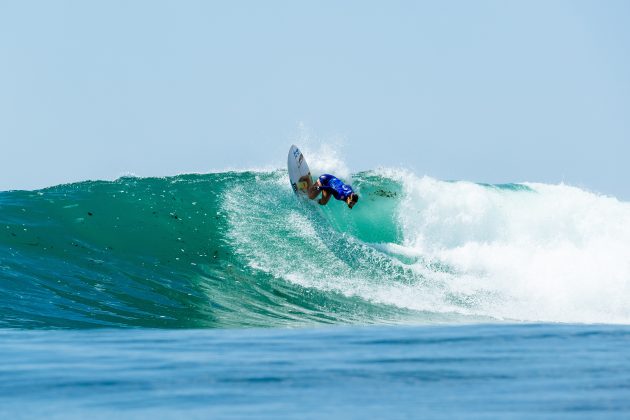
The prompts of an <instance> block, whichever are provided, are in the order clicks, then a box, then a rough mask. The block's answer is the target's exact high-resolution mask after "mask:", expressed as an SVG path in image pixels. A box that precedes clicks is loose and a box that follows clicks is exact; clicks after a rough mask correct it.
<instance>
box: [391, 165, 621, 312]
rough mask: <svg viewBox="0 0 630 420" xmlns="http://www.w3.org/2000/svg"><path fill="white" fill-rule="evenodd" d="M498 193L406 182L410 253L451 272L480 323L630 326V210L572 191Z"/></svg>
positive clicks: (404, 217) (536, 187) (451, 282)
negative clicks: (475, 299) (475, 300)
mask: <svg viewBox="0 0 630 420" xmlns="http://www.w3.org/2000/svg"><path fill="white" fill-rule="evenodd" d="M526 186H527V187H529V188H530V190H523V189H516V190H514V189H501V188H494V187H487V186H480V185H477V184H472V183H468V182H442V181H437V180H435V179H431V178H428V177H424V178H416V177H411V178H408V179H407V180H406V181H405V183H404V189H405V199H404V201H403V203H402V205H401V208H400V222H401V224H402V231H403V233H404V244H403V246H404V247H405V248H406V249H407V251H406V252H413V253H416V254H420V255H422V256H423V257H424V259H425V261H433V262H439V263H440V264H444V265H446V266H448V267H450V268H451V269H452V272H453V274H452V275H451V276H450V278H449V279H448V280H447V281H446V286H447V287H448V288H449V289H450V290H451V291H452V292H453V293H460V294H468V295H470V296H487V298H486V299H485V300H484V301H483V302H479V304H478V305H473V308H472V309H473V310H474V311H476V312H479V313H483V314H484V315H489V316H493V317H498V318H508V319H514V320H525V321H558V322H614V323H630V204H628V203H624V202H620V201H618V200H616V199H615V198H611V197H606V196H601V195H597V194H593V193H591V192H587V191H584V190H581V189H578V188H575V187H570V186H566V185H545V184H526Z"/></svg>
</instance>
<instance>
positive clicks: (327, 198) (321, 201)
mask: <svg viewBox="0 0 630 420" xmlns="http://www.w3.org/2000/svg"><path fill="white" fill-rule="evenodd" d="M330 197H332V194H331V193H329V192H328V191H326V190H325V189H323V188H322V198H320V199H319V200H317V202H318V203H319V204H321V205H322V206H325V205H326V204H328V202H329V201H330Z"/></svg>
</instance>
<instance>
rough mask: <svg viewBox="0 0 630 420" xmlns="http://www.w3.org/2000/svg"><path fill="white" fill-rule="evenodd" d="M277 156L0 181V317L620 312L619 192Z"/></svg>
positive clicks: (628, 275)
mask: <svg viewBox="0 0 630 420" xmlns="http://www.w3.org/2000/svg"><path fill="white" fill-rule="evenodd" d="M352 182H353V186H355V188H357V189H358V191H359V192H360V194H361V200H360V202H359V204H358V205H357V206H356V207H355V208H354V209H353V210H351V211H350V210H348V209H347V208H346V206H344V205H342V204H340V203H338V202H331V203H330V204H329V205H328V206H326V207H320V206H317V205H316V204H315V203H314V202H307V201H301V200H296V198H295V196H294V195H293V192H292V191H291V189H290V187H289V184H288V181H287V175H286V171H279V170H278V171H258V172H255V171H246V172H221V173H211V174H205V175H198V174H196V175H180V176H176V177H168V178H132V177H124V178H120V179H118V180H116V181H113V182H106V181H86V182H82V183H76V184H67V185H61V186H56V187H51V188H46V189H43V190H38V191H12V192H3V193H0V293H2V296H3V299H2V300H1V301H0V326H2V327H9V328H85V327H88V328H89V327H139V326H142V327H155V328H225V327H248V326H301V325H312V324H325V323H334V324H340V323H343V324H346V323H359V324H365V323H433V322H456V323H459V322H495V321H503V320H507V321H526V322H527V321H551V322H586V323H590V322H605V323H628V322H630V307H629V306H628V304H627V302H629V301H630V299H629V298H630V259H628V258H627V256H628V250H629V249H630V205H629V204H628V203H624V202H620V201H618V200H616V199H614V198H611V197H605V196H600V195H597V194H594V193H590V192H587V191H584V190H581V189H578V188H575V187H570V186H565V185H546V184H508V185H480V184H474V183H470V182H444V181H439V180H435V179H432V178H429V177H417V176H415V175H414V174H412V173H409V172H402V171H396V170H379V171H370V172H363V173H358V174H354V175H353V176H352Z"/></svg>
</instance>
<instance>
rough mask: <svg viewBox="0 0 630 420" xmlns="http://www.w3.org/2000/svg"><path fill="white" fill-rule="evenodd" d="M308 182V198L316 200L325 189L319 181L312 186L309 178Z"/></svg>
mask: <svg viewBox="0 0 630 420" xmlns="http://www.w3.org/2000/svg"><path fill="white" fill-rule="evenodd" d="M306 182H307V183H308V189H307V191H308V198H310V199H311V200H314V199H315V198H316V197H317V196H318V195H319V193H320V191H322V189H323V187H322V185H321V183H320V182H319V180H318V181H317V182H316V183H315V184H311V182H312V181H311V180H310V177H308V179H307V180H306Z"/></svg>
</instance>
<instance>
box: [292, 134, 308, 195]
mask: <svg viewBox="0 0 630 420" xmlns="http://www.w3.org/2000/svg"><path fill="white" fill-rule="evenodd" d="M287 167H288V169H289V180H290V181H291V188H293V192H294V193H296V194H306V190H305V189H304V188H303V187H304V184H302V185H300V184H299V183H300V178H301V177H303V176H305V175H308V177H309V178H311V170H310V169H309V168H308V164H307V163H306V159H304V155H303V154H302V152H300V149H298V148H297V146H296V145H295V144H293V145H291V148H290V149H289V157H288V159H287ZM312 181H313V179H312V178H311V182H312ZM300 187H302V188H300Z"/></svg>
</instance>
